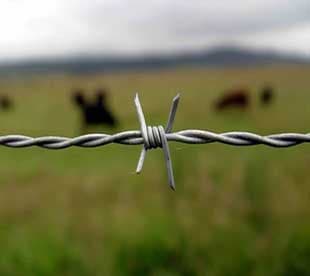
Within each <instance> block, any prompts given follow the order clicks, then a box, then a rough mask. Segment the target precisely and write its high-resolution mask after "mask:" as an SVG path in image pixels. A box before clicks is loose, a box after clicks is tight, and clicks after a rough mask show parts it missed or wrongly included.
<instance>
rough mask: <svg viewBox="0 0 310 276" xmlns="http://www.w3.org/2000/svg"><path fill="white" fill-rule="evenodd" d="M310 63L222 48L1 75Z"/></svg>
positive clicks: (5, 68) (40, 65)
mask: <svg viewBox="0 0 310 276" xmlns="http://www.w3.org/2000/svg"><path fill="white" fill-rule="evenodd" d="M284 63H289V64H310V60H309V59H305V58H302V57H299V56H294V55H284V54H280V53H277V52H273V51H259V50H250V49H245V48H238V47H219V48H214V49H212V50H209V51H200V52H188V53H183V54H177V55H170V56H159V55H157V56H144V57H100V56H85V57H70V58H64V59H57V58H55V59H41V60H29V61H24V62H19V63H7V64H0V74H38V73H39V74H42V73H43V74H44V73H78V74H87V73H96V72H102V71H104V72H107V71H123V70H146V69H164V68H170V67H177V66H209V67H214V66H217V67H219V66H250V65H263V64H284Z"/></svg>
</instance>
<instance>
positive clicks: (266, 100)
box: [260, 85, 274, 105]
mask: <svg viewBox="0 0 310 276" xmlns="http://www.w3.org/2000/svg"><path fill="white" fill-rule="evenodd" d="M273 98H274V90H273V88H272V87H271V86H269V85H267V86H265V87H264V88H263V89H262V91H261V94H260V102H261V104H262V105H269V104H270V103H271V102H272V101H273Z"/></svg>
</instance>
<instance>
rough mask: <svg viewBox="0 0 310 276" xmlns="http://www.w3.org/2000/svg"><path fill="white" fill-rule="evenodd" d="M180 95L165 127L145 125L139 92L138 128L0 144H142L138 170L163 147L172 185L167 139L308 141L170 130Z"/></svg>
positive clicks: (11, 138) (9, 139) (8, 138)
mask: <svg viewBox="0 0 310 276" xmlns="http://www.w3.org/2000/svg"><path fill="white" fill-rule="evenodd" d="M179 99H180V97H179V95H177V96H176V97H175V98H174V99H173V102H172V106H171V110H170V114H169V117H168V122H167V126H166V128H164V127H163V126H161V125H160V126H157V127H154V126H153V127H151V126H147V124H146V122H145V118H144V114H143V110H142V106H141V104H140V100H139V97H138V94H137V95H136V97H135V106H136V110H137V114H138V119H139V123H140V130H129V131H123V132H119V133H116V134H111V135H110V134H87V135H81V136H78V137H74V138H68V137H60V136H44V137H37V138H34V137H29V136H24V135H5V136H0V145H2V146H6V147H12V148H25V147H32V146H38V147H41V148H46V149H55V150H56V149H65V148H68V147H73V146H76V147H86V148H91V147H99V146H104V145H107V144H111V143H116V144H123V145H143V148H142V151H141V155H140V159H139V162H138V166H137V170H136V171H137V173H140V172H141V170H142V166H143V163H144V159H145V156H146V152H147V150H150V149H154V148H157V147H159V148H162V149H163V151H164V156H165V160H166V166H167V173H168V178H169V185H170V187H171V188H172V189H175V182H174V177H173V170H172V163H171V158H170V152H169V146H168V142H169V141H174V142H180V143H186V144H208V143H214V142H219V143H224V144H228V145H233V146H253V145H259V144H263V145H266V146H270V147H292V146H296V145H299V144H301V143H310V133H307V134H301V133H280V134H272V135H267V136H261V135H258V134H255V133H250V132H243V131H233V132H224V133H214V132H211V131H206V130H197V129H188V130H181V131H177V132H172V126H173V122H174V118H175V114H176V110H177V107H178V103H179Z"/></svg>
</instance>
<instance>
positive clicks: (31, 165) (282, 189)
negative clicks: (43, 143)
mask: <svg viewBox="0 0 310 276" xmlns="http://www.w3.org/2000/svg"><path fill="white" fill-rule="evenodd" d="M309 76H310V67H303V66H282V67H280V66H268V67H258V68H241V69H202V68H198V69H192V68H180V69H176V70H170V71H160V72H157V71H149V72H135V73H118V74H104V75H100V74H99V75H94V76H90V75H88V76H73V75H72V76H69V75H67V76H63V75H58V76H57V75H54V76H41V77H31V78H30V77H29V78H24V79H2V80H0V90H1V91H3V92H4V93H7V94H9V95H10V97H11V98H12V99H13V100H14V109H13V110H11V111H9V112H0V126H1V128H0V133H1V135H5V134H24V135H30V136H42V135H59V136H70V137H71V136H76V135H79V134H80V133H79V130H80V120H79V119H80V117H79V115H80V114H79V112H78V110H77V109H76V108H75V106H74V105H73V103H72V101H71V91H72V89H75V88H77V87H85V88H86V89H88V90H89V91H90V92H89V93H90V96H91V91H92V90H94V89H97V88H98V87H105V88H107V89H108V90H109V91H110V94H109V98H108V100H109V102H110V103H111V109H112V110H113V111H114V113H115V114H116V116H117V118H118V119H119V122H120V125H119V126H118V128H117V129H115V130H113V132H116V131H121V130H130V129H138V128H139V123H138V119H137V116H136V112H135V108H134V103H133V98H134V95H135V93H136V92H139V95H140V99H141V102H142V105H143V109H144V113H145V116H146V120H147V123H148V124H149V125H158V124H165V123H166V120H167V116H168V112H169V108H170V103H171V99H172V98H173V96H174V95H175V94H176V93H177V92H181V101H180V105H179V108H178V112H177V115H176V120H175V124H174V130H182V129H195V128H197V129H205V130H212V131H215V132H225V131H233V130H244V131H251V132H256V133H259V134H272V133H279V132H302V133H307V132H309V129H310V102H309V100H310V94H309V92H310V78H309ZM266 82H268V83H272V85H273V86H274V88H275V93H276V94H275V99H274V102H273V103H272V104H271V105H270V106H266V107H262V106H261V105H260V104H259V90H260V89H261V88H262V87H263V85H264V84H265V83H266ZM240 85H241V86H245V87H249V89H250V90H251V94H250V96H251V100H252V102H251V106H250V107H249V108H248V110H246V111H244V112H243V111H236V110H232V111H228V110H227V111H223V112H216V111H215V110H214V109H213V103H214V102H215V101H216V99H218V97H219V96H220V95H221V93H222V92H223V91H224V90H226V89H227V88H230V87H234V86H240ZM100 131H102V132H107V133H109V132H111V130H109V129H107V128H102V129H98V128H95V129H93V132H100ZM140 150H141V146H131V147H129V146H124V145H109V146H105V147H101V148H94V149H84V148H70V149H66V150H60V151H52V150H45V149H40V148H27V149H10V148H4V147H1V148H0V164H1V165H0V248H1V254H0V275H216V276H217V275H238V276H242V275H309V273H310V269H309V266H308V258H309V255H310V224H309V217H310V185H309V183H310V172H309V164H310V154H309V153H310V145H306V144H303V145H299V146H297V147H293V148H287V149H274V148H270V147H266V146H255V147H232V146H228V145H223V144H207V145H184V144H177V143H172V142H171V143H170V151H171V157H172V159H173V160H172V161H173V167H174V173H175V180H176V192H172V191H171V190H170V189H169V187H168V184H167V176H166V169H165V163H164V159H163V153H162V151H161V150H159V149H157V150H152V151H150V152H148V155H147V158H146V162H145V165H144V168H143V171H142V173H141V175H136V174H134V171H135V167H136V163H137V161H138V157H139V154H140Z"/></svg>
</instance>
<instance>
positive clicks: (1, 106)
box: [0, 95, 13, 110]
mask: <svg viewBox="0 0 310 276" xmlns="http://www.w3.org/2000/svg"><path fill="white" fill-rule="evenodd" d="M12 106H13V102H12V100H11V99H10V98H9V97H8V96H7V95H1V96H0V110H10V109H11V108H12Z"/></svg>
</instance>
